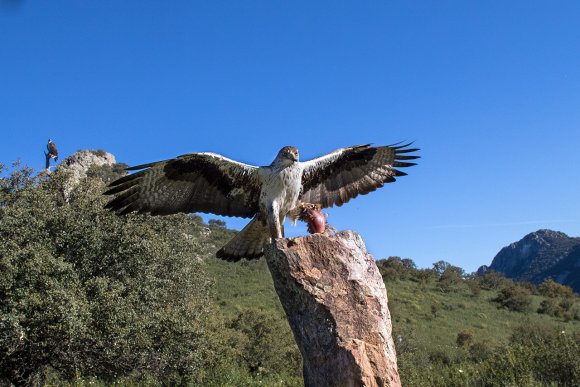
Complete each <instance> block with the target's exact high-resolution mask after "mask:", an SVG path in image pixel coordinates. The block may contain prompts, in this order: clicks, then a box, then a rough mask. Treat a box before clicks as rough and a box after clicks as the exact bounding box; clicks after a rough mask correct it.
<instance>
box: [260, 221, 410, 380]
mask: <svg viewBox="0 0 580 387" xmlns="http://www.w3.org/2000/svg"><path fill="white" fill-rule="evenodd" d="M265 253H266V260H267V262H268V267H269V269H270V272H271V274H272V278H273V280H274V286H275V287H276V291H277V292H278V296H279V297H280V301H281V302H282V305H283V307H284V310H285V311H286V315H287V317H288V321H289V323H290V327H291V328H292V331H293V332H294V338H295V339H296V342H297V344H298V347H299V348H300V351H301V353H302V358H303V361H304V382H305V385H306V386H400V384H401V383H400V380H399V373H398V371H397V357H396V354H395V346H394V343H393V340H392V337H391V318H390V313H389V309H388V306H387V292H386V289H385V285H384V282H383V279H382V277H381V274H380V273H379V270H378V269H377V266H376V264H375V261H374V259H373V257H372V256H371V255H370V254H368V253H367V251H366V247H365V245H364V241H363V240H362V238H361V237H360V235H358V234H356V233H354V232H352V231H342V232H340V233H337V234H335V235H331V236H326V235H321V234H314V235H310V236H305V237H299V238H294V239H280V240H277V241H276V242H275V243H273V244H271V245H269V246H267V247H266V252H265Z"/></svg>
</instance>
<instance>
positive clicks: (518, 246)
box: [478, 230, 580, 291]
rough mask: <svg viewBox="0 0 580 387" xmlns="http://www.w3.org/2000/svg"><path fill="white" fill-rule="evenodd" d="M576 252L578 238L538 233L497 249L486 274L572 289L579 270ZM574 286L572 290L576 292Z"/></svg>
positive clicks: (579, 243)
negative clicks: (546, 281) (554, 283)
mask: <svg viewBox="0 0 580 387" xmlns="http://www.w3.org/2000/svg"><path fill="white" fill-rule="evenodd" d="M579 248H580V238H574V237H569V236H568V235H566V234H564V233H563V232H559V231H552V230H538V231H536V232H533V233H530V234H528V235H526V236H525V237H523V238H522V239H521V240H519V241H518V242H514V243H512V244H510V245H509V246H506V247H504V248H503V249H501V250H500V252H499V253H498V254H497V255H496V256H495V258H494V259H493V261H492V263H491V265H490V266H489V267H488V268H487V269H486V270H493V271H497V272H500V273H502V274H504V275H505V276H506V277H509V278H512V279H515V280H518V281H529V282H532V283H536V284H537V283H540V282H542V281H543V280H544V279H545V278H547V277H552V278H553V279H554V280H555V281H558V282H560V283H563V284H565V285H570V286H572V282H571V281H573V280H574V279H575V273H578V270H579V268H578V267H579V266H580V262H578V257H579V255H580V254H579V253H578V252H579V251H580V249H579ZM480 269H481V268H480ZM482 271H483V270H482ZM478 272H479V270H478ZM577 286H578V285H576V287H575V290H576V291H580V289H578V288H577Z"/></svg>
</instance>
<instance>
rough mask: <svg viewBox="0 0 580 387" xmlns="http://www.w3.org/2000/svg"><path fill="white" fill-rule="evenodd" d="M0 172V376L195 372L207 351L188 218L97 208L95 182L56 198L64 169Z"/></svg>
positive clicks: (18, 380) (203, 290) (23, 381)
mask: <svg viewBox="0 0 580 387" xmlns="http://www.w3.org/2000/svg"><path fill="white" fill-rule="evenodd" d="M2 169H4V168H3V167H2ZM100 172H103V173H104V171H100ZM105 172H107V173H106V174H107V176H109V172H110V171H105ZM2 176H4V177H2V178H0V378H4V379H6V380H9V381H10V382H12V383H13V384H15V385H27V384H31V383H33V382H35V381H36V382H38V381H39V380H41V379H39V378H42V375H43V371H44V370H46V369H49V368H50V369H52V370H53V372H56V373H57V374H58V375H59V377H61V378H63V379H71V378H73V377H75V375H78V374H81V375H87V376H90V375H92V376H97V377H99V378H101V379H103V380H106V381H113V380H115V379H118V378H120V377H132V378H135V379H137V380H138V379H139V378H142V377H145V376H147V377H154V378H157V379H158V380H163V381H164V382H167V383H183V382H185V381H187V380H193V378H195V377H196V375H197V376H199V375H201V374H202V370H203V368H204V367H206V366H207V365H208V364H210V363H211V362H212V361H213V360H214V359H215V356H214V353H213V352H212V351H211V350H210V349H209V348H208V346H207V345H206V335H205V333H204V332H205V331H206V330H207V324H208V312H209V309H208V308H209V307H208V305H209V281H208V279H207V277H206V275H205V274H204V273H203V270H202V264H201V260H200V259H199V256H200V254H202V253H203V252H204V250H203V248H202V246H201V245H199V243H198V242H196V241H197V239H196V238H190V237H188V235H187V233H185V232H184V230H189V231H188V232H195V230H196V229H198V228H199V229H201V227H200V226H198V225H196V224H195V219H194V218H192V217H188V216H185V215H176V216H170V217H150V216H145V215H139V216H137V215H132V216H127V217H118V216H116V215H114V214H112V213H110V212H107V211H105V210H103V209H102V207H103V204H104V198H103V197H102V195H101V192H102V191H103V189H104V184H103V182H102V180H101V178H97V177H92V178H91V177H89V178H86V179H83V180H82V181H81V182H80V183H78V184H77V185H76V186H74V187H73V188H72V191H70V194H68V196H67V199H66V200H65V197H64V195H63V192H64V190H65V187H66V186H67V185H69V184H71V183H70V180H69V179H68V176H67V174H66V173H65V172H62V171H57V172H55V173H53V174H52V175H51V176H50V177H47V176H46V175H43V174H40V175H36V176H34V175H33V173H32V171H31V170H29V169H27V168H16V169H15V170H14V171H13V172H12V173H10V174H7V172H6V171H5V169H4V170H3V171H2ZM68 187H69V188H70V186H68Z"/></svg>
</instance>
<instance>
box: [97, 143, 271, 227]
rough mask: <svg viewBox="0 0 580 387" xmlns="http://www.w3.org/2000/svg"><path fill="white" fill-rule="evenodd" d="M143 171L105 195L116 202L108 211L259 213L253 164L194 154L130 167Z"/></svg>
mask: <svg viewBox="0 0 580 387" xmlns="http://www.w3.org/2000/svg"><path fill="white" fill-rule="evenodd" d="M139 169H142V170H141V171H139V172H136V173H133V174H131V175H128V176H125V177H122V178H120V179H118V180H116V181H114V182H112V183H111V184H110V185H109V187H110V189H109V190H108V191H106V192H105V195H113V194H117V197H115V198H114V199H113V200H111V201H110V202H109V203H108V204H107V205H106V206H105V208H109V209H111V210H113V211H116V212H117V213H118V214H126V213H129V212H132V211H137V212H138V213H143V212H150V213H151V214H152V215H167V214H174V213H177V212H185V213H189V212H206V213H213V214H217V215H224V216H241V217H251V216H253V215H254V214H255V213H256V212H257V211H258V200H259V195H260V189H261V186H262V182H261V178H260V174H259V173H258V167H255V166H253V165H248V164H244V163H240V162H237V161H234V160H231V159H228V158H226V157H224V156H221V155H218V154H215V153H190V154H186V155H183V156H179V157H177V158H174V159H170V160H165V161H159V162H155V163H150V164H144V165H139V166H136V167H131V168H127V170H129V171H133V170H139Z"/></svg>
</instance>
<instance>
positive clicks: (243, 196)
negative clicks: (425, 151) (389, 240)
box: [105, 144, 419, 261]
mask: <svg viewBox="0 0 580 387" xmlns="http://www.w3.org/2000/svg"><path fill="white" fill-rule="evenodd" d="M410 145H411V144H404V145H399V144H394V145H391V146H379V147H372V146H370V145H358V146H351V147H347V148H342V149H338V150H336V151H334V152H331V153H328V154H327V155H324V156H321V157H318V158H316V159H313V160H309V161H306V162H303V163H301V162H299V161H298V150H297V149H296V148H294V147H284V148H282V149H281V150H280V152H278V155H277V156H276V158H275V159H274V161H273V162H272V164H270V165H268V166H263V167H256V166H253V165H248V164H244V163H241V162H237V161H234V160H231V159H228V158H226V157H224V156H221V155H218V154H215V153H190V154H186V155H183V156H179V157H177V158H174V159H170V160H165V161H159V162H154V163H149V164H143V165H139V166H136V167H131V168H128V170H130V171H134V170H137V171H138V172H136V173H133V174H131V175H128V176H125V177H122V178H120V179H118V180H116V181H114V182H113V183H111V184H110V186H109V190H108V191H106V192H105V194H106V195H116V197H115V198H114V199H113V200H111V201H110V202H109V203H108V204H107V205H106V208H109V209H111V210H113V211H116V212H117V213H118V214H120V215H122V214H126V213H129V212H133V211H135V212H138V213H144V212H148V213H151V214H152V215H166V214H173V213H177V212H186V213H189V212H206V213H214V214H218V215H224V216H239V217H254V218H253V219H252V220H251V221H250V223H249V224H248V225H247V226H246V227H245V228H244V229H243V230H242V231H240V232H239V233H238V234H237V235H236V236H235V237H234V238H233V239H232V240H231V241H230V242H228V243H227V244H226V245H225V246H224V247H223V248H222V249H220V250H219V251H218V252H217V254H216V255H217V256H218V257H219V258H223V259H227V260H233V261H237V260H239V259H241V258H244V257H245V258H248V259H251V258H257V257H259V256H261V255H262V254H263V247H264V245H265V244H267V243H269V242H270V241H271V238H280V237H283V234H284V232H283V223H284V219H285V218H286V216H288V215H290V213H291V212H292V210H293V209H295V208H297V206H298V205H299V204H300V203H312V204H318V205H320V206H321V207H323V208H326V207H332V206H334V205H337V206H341V205H342V204H344V203H346V202H348V201H349V200H350V199H352V198H354V197H356V196H358V195H365V194H367V193H369V192H371V191H374V190H376V189H377V188H380V187H382V186H383V185H384V184H385V183H390V182H393V181H395V177H397V176H404V175H406V173H404V172H401V171H399V170H397V169H396V168H403V167H409V166H412V165H415V163H412V162H409V161H408V160H413V159H417V158H419V156H416V155H414V154H413V153H414V152H416V151H417V150H418V149H417V148H410V147H409V146H410Z"/></svg>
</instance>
